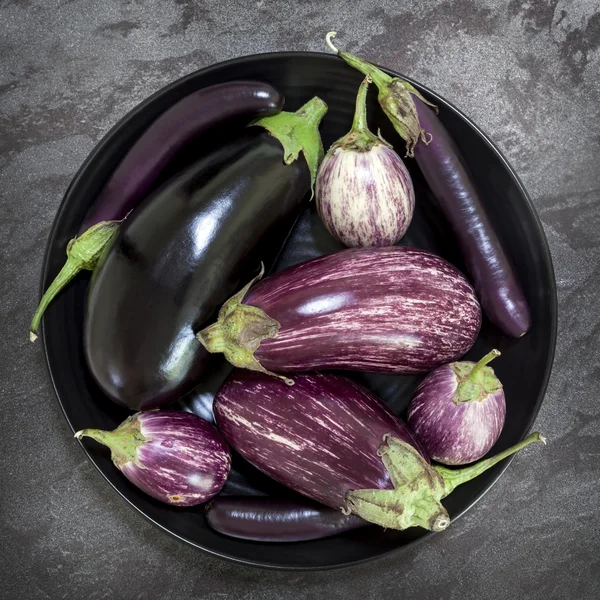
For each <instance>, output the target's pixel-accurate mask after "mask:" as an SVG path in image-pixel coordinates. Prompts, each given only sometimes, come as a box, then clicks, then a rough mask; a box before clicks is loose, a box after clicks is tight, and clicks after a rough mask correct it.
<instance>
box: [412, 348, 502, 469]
mask: <svg viewBox="0 0 600 600" xmlns="http://www.w3.org/2000/svg"><path fill="white" fill-rule="evenodd" d="M499 355H500V353H499V352H498V351H497V350H492V351H491V352H490V353H488V354H487V355H486V356H484V357H483V358H482V359H481V360H480V361H479V362H478V363H473V362H470V361H462V362H457V363H451V364H448V365H443V366H442V367H438V368H437V369H435V370H434V371H432V372H431V373H429V374H428V375H427V376H426V377H425V378H424V379H423V381H422V382H421V383H420V384H419V387H418V388H417V390H416V391H415V394H414V396H413V397H412V399H411V401H410V405H409V407H408V419H407V420H408V424H409V426H410V428H411V429H412V431H413V432H414V434H415V436H416V437H417V438H418V440H419V442H420V443H421V445H422V446H423V448H424V449H425V451H426V452H427V454H428V455H429V457H430V458H431V459H432V460H435V461H437V462H439V463H442V464H445V465H465V464H468V463H471V462H474V461H476V460H479V459H480V458H482V457H483V456H485V455H486V454H487V453H488V452H489V451H490V450H491V449H492V447H493V445H494V444H495V443H496V441H497V440H498V438H499V437H500V433H501V432H502V428H503V427H504V420H505V418H506V402H505V399H504V390H503V388H502V384H501V383H500V381H499V380H498V379H497V378H496V376H495V374H494V371H493V370H492V369H491V367H488V366H487V363H488V362H489V361H490V360H492V359H493V358H495V357H496V356H499Z"/></svg>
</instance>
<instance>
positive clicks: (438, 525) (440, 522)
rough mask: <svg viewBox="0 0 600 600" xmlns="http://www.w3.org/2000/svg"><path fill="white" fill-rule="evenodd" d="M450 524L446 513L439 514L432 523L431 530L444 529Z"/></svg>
mask: <svg viewBox="0 0 600 600" xmlns="http://www.w3.org/2000/svg"><path fill="white" fill-rule="evenodd" d="M449 525H450V518H449V517H447V516H446V515H439V516H438V517H437V518H436V520H435V521H434V523H433V526H432V529H433V531H444V529H447V528H448V526H449Z"/></svg>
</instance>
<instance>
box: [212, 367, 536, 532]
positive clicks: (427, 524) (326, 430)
mask: <svg viewBox="0 0 600 600" xmlns="http://www.w3.org/2000/svg"><path fill="white" fill-rule="evenodd" d="M214 413H215V419H216V422H217V425H218V427H219V429H220V430H221V431H222V432H223V435H224V436H225V438H226V439H227V441H228V442H229V443H230V444H231V446H233V447H234V448H235V449H236V450H237V451H238V452H239V453H240V454H241V455H242V456H243V457H244V458H245V459H246V460H248V461H249V462H250V463H252V464H253V465H254V466H255V467H257V468H258V469H260V470H261V471H263V472H264V473H266V474H267V475H269V476H270V477H272V478H273V479H275V480H277V481H279V482H280V483H282V484H283V485H286V486H288V487H289V488H291V489H293V490H295V491H296V492H299V493H301V494H304V495H305V496H307V497H309V498H312V499H313V500H316V501H318V502H321V503H322V504H325V505H327V506H330V507H332V508H337V509H340V510H342V511H343V512H345V513H352V514H355V515H357V516H359V517H361V518H362V519H364V520H366V521H369V522H370V523H375V524H377V525H381V526H382V527H388V528H391V529H405V528H407V527H413V526H420V527H424V528H426V529H430V530H433V531H441V530H443V529H445V528H446V527H448V525H449V524H450V517H449V516H448V512H447V511H446V509H445V508H444V507H443V506H442V504H441V502H440V501H441V499H442V498H445V497H446V496H447V495H448V494H449V493H450V492H452V490H454V488H455V487H456V486H458V485H460V484H462V483H465V482H466V481H469V480H471V479H473V478H474V477H477V476H478V475H479V474H481V473H482V472H483V471H485V470H486V469H488V468H490V467H491V466H493V465H495V464H496V463H497V462H499V461H500V460H502V459H503V458H506V457H507V456H509V455H510V454H513V453H515V452H517V451H518V450H520V449H521V448H523V447H524V446H526V445H527V444H529V443H531V442H534V441H543V438H542V437H541V436H540V435H539V434H538V433H534V434H531V435H530V436H529V437H528V438H527V439H525V440H523V441H522V442H521V443H519V444H517V445H516V446H513V447H512V448H509V449H508V450H506V451H504V452H502V453H500V454H498V455H497V456H495V457H493V458H491V459H488V460H485V461H482V462H479V463H476V464H475V465H470V466H469V467H466V468H463V469H447V468H445V467H442V466H435V467H434V466H431V465H430V464H429V460H428V459H427V458H426V456H425V454H424V453H423V451H422V450H421V449H420V447H419V445H418V442H417V441H416V440H415V438H414V437H413V436H412V434H411V433H410V431H409V429H408V428H407V427H406V425H404V423H403V422H402V421H401V420H400V419H398V418H397V417H396V416H394V415H393V414H392V413H391V412H390V410H389V409H388V408H387V407H386V406H385V405H384V404H383V403H382V402H381V401H380V400H379V399H378V398H376V397H375V396H374V395H373V394H371V393H370V392H369V391H368V390H366V389H365V388H363V387H362V386H360V385H358V384H357V383H354V382H353V381H350V380H349V379H346V378H344V377H340V376H339V375H331V374H323V373H321V374H310V375H298V376H296V378H295V385H294V386H293V387H289V386H286V385H285V384H283V382H281V381H280V380H278V379H275V378H273V377H269V376H268V375H266V374H264V373H256V372H251V371H244V370H235V371H233V373H232V374H231V375H230V377H229V378H228V379H227V380H226V381H225V383H224V384H223V385H222V386H221V389H220V390H219V391H218V392H217V395H216V397H215V402H214Z"/></svg>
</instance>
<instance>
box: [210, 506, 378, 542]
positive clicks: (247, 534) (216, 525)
mask: <svg viewBox="0 0 600 600" xmlns="http://www.w3.org/2000/svg"><path fill="white" fill-rule="evenodd" d="M205 514H206V520H207V521H208V524H209V525H210V526H211V527H212V528H213V529H214V530H215V531H218V532H219V533H222V534H224V535H228V536H229V537H235V538H241V539H243V540H252V541H255V542H305V541H308V540H318V539H321V538H325V537H329V536H332V535H337V534H338V533H343V532H344V531H349V530H351V529H357V528H359V527H364V526H365V525H368V523H367V522H366V521H364V520H363V519H361V518H360V517H356V516H354V515H346V514H344V513H343V512H341V511H340V510H334V509H333V508H329V507H327V506H323V505H321V504H316V503H315V504H312V503H309V502H300V501H297V500H280V499H279V500H276V499H273V498H267V497H264V496H219V497H217V498H215V499H214V500H213V501H212V502H211V503H210V504H207V505H206V508H205Z"/></svg>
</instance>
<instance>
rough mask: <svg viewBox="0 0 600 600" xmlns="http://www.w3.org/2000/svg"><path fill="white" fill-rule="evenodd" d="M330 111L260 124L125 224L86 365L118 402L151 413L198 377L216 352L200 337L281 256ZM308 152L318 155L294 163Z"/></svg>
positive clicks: (90, 308)
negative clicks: (230, 299)
mask: <svg viewBox="0 0 600 600" xmlns="http://www.w3.org/2000/svg"><path fill="white" fill-rule="evenodd" d="M326 109H327V107H326V105H325V104H324V103H323V102H322V101H321V100H320V99H318V98H314V99H313V100H311V101H310V102H309V103H307V104H306V105H305V106H304V107H303V108H302V109H300V110H299V111H298V112H297V113H280V114H279V115H274V116H272V117H266V118H264V119H261V121H260V122H259V123H258V124H259V125H260V127H258V126H255V127H251V128H250V129H247V130H245V132H244V134H243V135H242V136H241V137H240V138H238V139H236V140H234V141H232V142H231V143H228V144H226V145H225V146H223V147H221V148H220V149H219V150H217V151H215V152H214V153H212V154H210V155H209V156H208V157H207V158H205V159H203V160H201V161H199V162H197V163H196V164H194V165H192V166H191V167H190V168H188V169H187V170H186V171H185V172H184V173H183V174H181V175H179V176H177V177H176V178H175V179H173V180H171V181H170V182H169V183H168V184H167V185H166V186H165V187H164V188H162V189H161V190H160V191H159V192H157V193H156V194H155V195H154V196H153V197H152V198H150V199H149V200H148V201H147V202H146V203H144V205H143V207H142V208H141V209H140V210H139V211H137V212H136V214H135V215H134V217H133V218H132V219H128V220H127V222H126V223H125V226H124V227H123V229H122V233H121V235H120V236H119V237H118V239H117V240H116V242H115V243H114V245H113V246H112V248H111V249H110V251H109V252H108V253H107V254H106V255H105V256H104V259H103V261H102V264H100V265H99V267H98V269H97V270H96V272H95V273H94V278H93V280H92V284H91V286H90V291H89V295H88V303H87V314H86V318H85V329H84V345H85V354H86V358H87V362H88V365H89V366H90V369H91V372H92V374H93V376H94V378H95V379H96V381H97V382H98V384H99V385H100V387H101V388H102V390H103V391H104V392H105V393H106V394H107V395H108V396H109V397H110V398H112V399H113V400H115V401H116V402H118V403H120V404H123V405H125V406H127V407H128V408H130V409H132V410H147V409H150V408H156V407H158V406H160V405H163V404H166V403H168V402H171V401H173V400H176V399H177V398H179V397H180V396H181V395H183V394H184V393H186V392H187V391H189V390H190V389H191V388H192V387H193V386H194V385H195V384H196V383H197V382H198V380H199V378H200V377H201V375H202V373H203V371H204V369H205V367H206V364H207V360H208V356H207V353H206V351H205V350H204V348H203V347H202V346H201V344H200V343H199V342H198V341H197V339H196V338H195V333H196V331H198V329H199V328H201V327H202V326H204V325H205V324H206V322H207V321H208V320H209V319H210V318H211V317H213V315H214V313H215V311H216V310H217V308H218V306H219V305H220V304H221V303H222V302H223V301H224V300H225V299H226V298H227V296H229V295H230V294H231V293H232V292H233V291H234V290H235V289H237V288H238V287H239V286H240V284H241V282H242V281H244V280H247V278H248V277H249V276H250V274H251V273H252V269H253V268H255V267H256V265H257V264H258V263H259V261H260V260H263V261H266V262H267V264H270V263H272V262H273V261H274V259H275V258H276V255H277V253H278V252H279V249H280V248H281V246H282V245H283V242H284V241H285V239H286V237H287V235H288V233H289V231H290V229H291V227H292V225H293V224H294V222H295V220H296V218H297V215H298V214H299V212H300V210H301V208H302V206H303V201H306V200H307V199H308V192H309V190H310V187H311V175H312V174H313V173H314V174H316V168H317V164H318V160H319V155H320V156H322V146H321V141H320V137H319V133H318V125H319V122H320V120H321V118H322V116H323V115H324V113H325V111H326ZM286 123H287V125H286ZM290 123H291V124H292V125H293V127H290ZM263 127H264V128H267V129H268V132H267V131H264V130H263V129H262V128H263ZM278 129H279V130H283V131H284V134H285V135H281V136H280V138H277V137H275V135H277V130H278ZM289 131H292V132H293V133H294V135H295V136H296V137H292V138H289V137H286V135H287V134H288V133H289ZM280 140H281V141H280ZM294 143H295V144H297V146H296V152H295V153H294V152H290V150H289V148H290V145H291V144H294ZM300 151H302V152H304V153H305V155H307V156H308V160H305V158H304V157H302V158H298V159H297V160H295V159H296V158H297V157H298V155H299V152H300ZM284 159H285V160H286V161H287V162H288V163H289V164H286V163H285V162H284Z"/></svg>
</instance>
